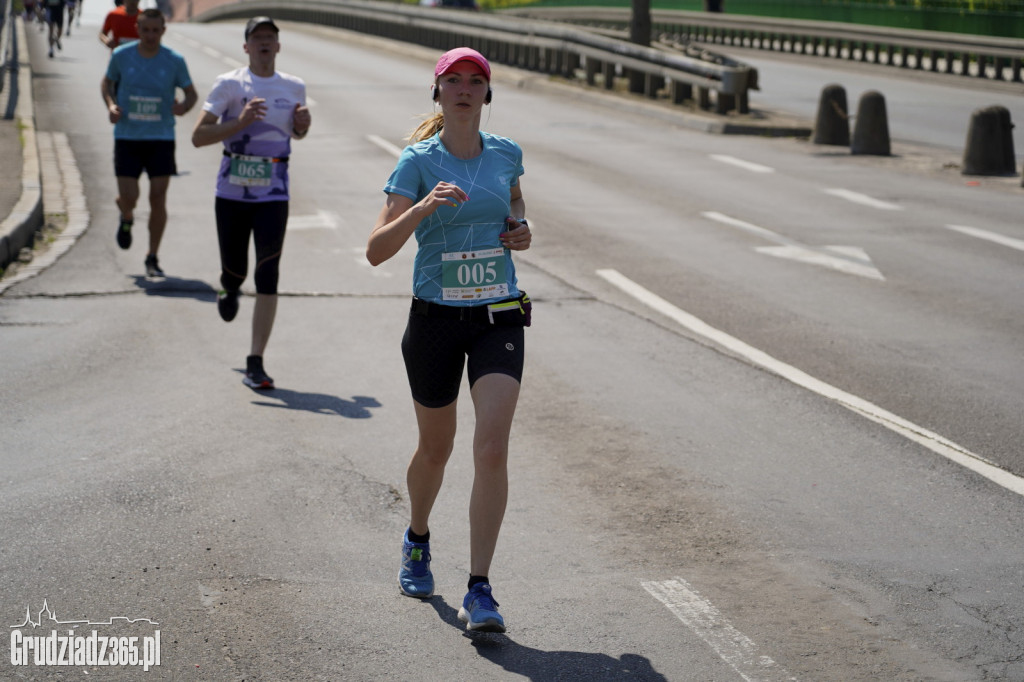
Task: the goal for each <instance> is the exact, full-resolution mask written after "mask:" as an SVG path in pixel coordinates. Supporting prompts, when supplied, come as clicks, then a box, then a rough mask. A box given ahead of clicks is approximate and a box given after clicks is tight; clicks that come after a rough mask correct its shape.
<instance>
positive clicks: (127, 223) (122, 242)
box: [50, 55, 135, 249]
mask: <svg viewBox="0 0 1024 682" xmlns="http://www.w3.org/2000/svg"><path fill="white" fill-rule="evenodd" d="M50 56H53V55H50ZM133 224H135V221H134V220H125V219H124V218H121V222H120V223H118V225H117V245H118V246H120V247H121V248H122V249H127V248H129V247H130V246H131V245H132V225H133Z"/></svg>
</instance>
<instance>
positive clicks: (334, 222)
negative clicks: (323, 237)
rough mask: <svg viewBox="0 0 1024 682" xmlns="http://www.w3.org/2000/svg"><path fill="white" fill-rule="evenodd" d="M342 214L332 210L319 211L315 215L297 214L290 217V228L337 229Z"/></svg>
mask: <svg viewBox="0 0 1024 682" xmlns="http://www.w3.org/2000/svg"><path fill="white" fill-rule="evenodd" d="M339 220H340V216H339V215H338V214H337V213H333V212H331V211H317V212H316V213H314V214H313V215H297V216H293V217H289V218H288V229H289V230H335V229H337V228H338V221H339Z"/></svg>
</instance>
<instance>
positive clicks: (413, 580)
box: [398, 530, 434, 599]
mask: <svg viewBox="0 0 1024 682" xmlns="http://www.w3.org/2000/svg"><path fill="white" fill-rule="evenodd" d="M398 587H399V588H400V589H401V590H402V594H404V595H406V596H408V597H416V598H417V599H428V598H429V597H431V596H433V594H434V575H433V574H432V573H431V572H430V543H429V542H409V531H408V530H406V531H405V535H404V536H403V537H402V568H401V569H399V571H398Z"/></svg>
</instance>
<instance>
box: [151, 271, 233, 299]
mask: <svg viewBox="0 0 1024 682" xmlns="http://www.w3.org/2000/svg"><path fill="white" fill-rule="evenodd" d="M132 279H133V280H135V286H137V287H138V288H140V289H142V290H143V291H144V292H146V295H147V296H169V297H172V298H194V299H196V300H197V301H206V302H216V301H217V290H216V289H214V288H213V287H212V286H210V285H209V284H208V283H206V282H204V281H202V280H200V279H182V278H181V277H154V278H152V279H151V278H149V277H146V276H145V275H132Z"/></svg>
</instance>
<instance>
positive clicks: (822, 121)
mask: <svg viewBox="0 0 1024 682" xmlns="http://www.w3.org/2000/svg"><path fill="white" fill-rule="evenodd" d="M811 142H812V143H813V144H834V145H839V146H841V147H848V146H850V114H849V111H848V110H847V108H846V89H845V88H844V87H843V86H842V85H836V84H835V83H833V84H831V85H826V86H825V87H824V88H822V90H821V98H820V99H819V100H818V116H817V118H816V119H815V120H814V136H813V137H812V138H811Z"/></svg>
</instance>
